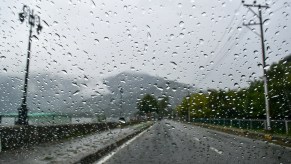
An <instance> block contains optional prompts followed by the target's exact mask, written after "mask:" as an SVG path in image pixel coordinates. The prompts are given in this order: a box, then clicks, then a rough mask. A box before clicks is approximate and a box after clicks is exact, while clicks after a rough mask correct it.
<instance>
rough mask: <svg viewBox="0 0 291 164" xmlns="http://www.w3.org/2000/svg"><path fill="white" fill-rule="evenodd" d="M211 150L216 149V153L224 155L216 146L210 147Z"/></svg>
mask: <svg viewBox="0 0 291 164" xmlns="http://www.w3.org/2000/svg"><path fill="white" fill-rule="evenodd" d="M210 150H213V151H215V152H216V153H218V154H220V155H222V151H220V150H218V149H216V148H214V147H210Z"/></svg>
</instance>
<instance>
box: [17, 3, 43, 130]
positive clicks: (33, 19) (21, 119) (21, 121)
mask: <svg viewBox="0 0 291 164" xmlns="http://www.w3.org/2000/svg"><path fill="white" fill-rule="evenodd" d="M25 18H27V19H28V24H29V26H30V28H29V37H28V48H27V59H26V69H25V77H24V86H23V96H22V102H21V106H20V108H18V120H17V121H16V124H17V125H28V116H27V114H28V108H27V88H28V87H27V84H28V74H29V63H30V52H31V50H30V49H31V42H32V40H31V37H32V28H33V27H34V26H35V25H36V26H37V29H36V31H37V33H38V34H39V32H40V31H41V29H42V26H41V24H40V17H39V16H38V15H35V14H33V10H30V8H29V7H28V6H26V5H24V6H23V12H21V13H19V20H20V21H21V23H23V22H24V20H25Z"/></svg>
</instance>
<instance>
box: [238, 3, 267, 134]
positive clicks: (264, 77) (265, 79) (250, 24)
mask: <svg viewBox="0 0 291 164" xmlns="http://www.w3.org/2000/svg"><path fill="white" fill-rule="evenodd" d="M242 2H243V3H244V1H242ZM244 6H245V7H247V8H248V9H249V10H250V11H251V12H252V13H253V14H254V15H255V16H256V17H257V18H259V23H256V22H254V23H248V24H243V25H244V26H246V27H248V28H249V29H250V27H249V26H254V25H260V34H258V35H259V36H260V37H261V46H262V66H263V80H264V92H265V107H266V121H267V126H266V127H267V129H265V130H268V131H269V130H271V120H270V105H269V95H268V93H269V91H268V79H267V70H266V52H265V42H264V41H265V39H264V28H263V25H264V23H263V16H262V9H267V8H269V6H268V5H256V4H255V3H254V4H244ZM252 8H257V9H258V14H257V13H256V12H255V11H254V10H253V9H252Z"/></svg>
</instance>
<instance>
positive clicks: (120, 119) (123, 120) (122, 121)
mask: <svg viewBox="0 0 291 164" xmlns="http://www.w3.org/2000/svg"><path fill="white" fill-rule="evenodd" d="M118 122H120V123H122V124H124V123H126V121H125V118H124V117H120V118H119V120H118Z"/></svg>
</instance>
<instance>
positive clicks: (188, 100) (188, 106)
mask: <svg viewBox="0 0 291 164" xmlns="http://www.w3.org/2000/svg"><path fill="white" fill-rule="evenodd" d="M186 98H187V108H188V122H191V115H190V114H191V112H190V92H189V90H188V95H187V97H186Z"/></svg>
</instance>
